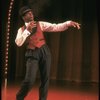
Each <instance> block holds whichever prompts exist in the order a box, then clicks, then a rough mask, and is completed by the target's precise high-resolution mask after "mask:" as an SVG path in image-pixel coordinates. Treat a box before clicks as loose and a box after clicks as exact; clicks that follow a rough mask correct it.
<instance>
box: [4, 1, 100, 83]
mask: <svg viewBox="0 0 100 100" xmlns="http://www.w3.org/2000/svg"><path fill="white" fill-rule="evenodd" d="M9 4H10V1H9V0H8V1H7V0H6V6H5V9H4V12H3V20H4V22H3V28H2V29H3V33H2V34H3V37H2V45H3V46H2V50H3V51H5V43H6V38H5V37H6V25H7V16H8V15H7V14H8V8H9ZM26 4H29V5H30V6H31V7H32V9H33V12H34V14H35V20H43V21H49V22H51V23H60V22H64V21H66V20H74V21H77V22H79V23H80V24H81V29H80V30H77V29H75V28H69V29H68V30H66V31H64V32H57V33H53V32H52V33H44V34H45V37H46V40H47V44H48V46H49V48H50V49H51V53H52V64H51V73H50V79H51V80H56V81H57V80H60V81H66V82H70V81H74V82H96V83H98V82H99V80H98V73H99V42H98V41H99V37H98V22H97V21H98V20H97V9H96V2H95V0H15V1H14V5H13V9H12V15H11V23H10V25H11V27H10V46H9V65H8V80H9V81H10V80H13V81H14V80H19V79H21V80H22V79H23V78H24V75H25V59H24V52H25V47H24V45H23V46H22V47H20V48H19V47H17V46H16V44H15V37H16V34H17V29H18V28H19V27H20V26H22V25H23V22H22V20H21V19H20V17H19V15H18V10H19V8H20V7H21V6H23V5H26ZM3 54H5V52H3ZM3 58H5V57H4V56H3ZM2 63H3V65H4V61H3V62H2ZM37 74H38V75H37V78H39V72H38V73H37Z"/></svg>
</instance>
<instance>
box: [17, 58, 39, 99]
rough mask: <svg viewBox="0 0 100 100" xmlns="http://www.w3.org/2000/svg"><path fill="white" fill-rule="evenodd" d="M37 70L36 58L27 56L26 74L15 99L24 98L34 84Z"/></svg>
mask: <svg viewBox="0 0 100 100" xmlns="http://www.w3.org/2000/svg"><path fill="white" fill-rule="evenodd" d="M37 70H38V60H35V59H32V58H28V59H27V62H26V76H25V79H24V81H23V83H22V85H21V88H20V90H19V91H18V93H17V95H16V100H24V98H25V96H26V95H27V94H28V92H29V90H30V89H31V87H32V85H33V84H34V81H35V78H36V73H37Z"/></svg>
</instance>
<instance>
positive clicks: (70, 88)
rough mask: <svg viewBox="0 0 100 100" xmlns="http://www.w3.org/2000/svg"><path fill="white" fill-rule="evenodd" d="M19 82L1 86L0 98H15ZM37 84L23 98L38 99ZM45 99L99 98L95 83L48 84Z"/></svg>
mask: <svg viewBox="0 0 100 100" xmlns="http://www.w3.org/2000/svg"><path fill="white" fill-rule="evenodd" d="M20 85H21V83H11V84H8V85H7V87H6V88H5V87H4V85H3V86H2V98H1V100H16V99H15V96H16V93H17V91H18V90H19V88H20ZM38 87H39V84H34V86H33V88H32V90H31V91H30V92H29V94H28V95H27V97H26V98H25V100H38ZM47 100H99V92H98V86H97V85H89V86H87V85H86V84H83V85H79V84H77V85H75V84H70V85H69V84H66V85H63V84H50V86H49V92H48V99H47Z"/></svg>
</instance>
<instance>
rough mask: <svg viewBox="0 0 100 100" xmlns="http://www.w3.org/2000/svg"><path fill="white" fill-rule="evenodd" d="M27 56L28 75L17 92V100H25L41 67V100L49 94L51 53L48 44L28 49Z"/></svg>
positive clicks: (44, 99)
mask: <svg viewBox="0 0 100 100" xmlns="http://www.w3.org/2000/svg"><path fill="white" fill-rule="evenodd" d="M25 57H26V75H25V79H24V81H23V82H22V85H21V88H20V90H19V91H18V93H17V94H16V100H24V98H25V96H26V95H27V94H28V92H29V91H30V89H31V88H32V86H33V84H34V81H35V79H36V73H37V71H38V69H39V71H40V78H41V85H40V87H39V100H46V99H47V94H48V85H49V74H50V65H51V54H50V50H49V48H48V46H47V45H46V44H45V45H43V46H42V47H41V48H36V49H35V50H31V49H28V50H27V51H26V54H25Z"/></svg>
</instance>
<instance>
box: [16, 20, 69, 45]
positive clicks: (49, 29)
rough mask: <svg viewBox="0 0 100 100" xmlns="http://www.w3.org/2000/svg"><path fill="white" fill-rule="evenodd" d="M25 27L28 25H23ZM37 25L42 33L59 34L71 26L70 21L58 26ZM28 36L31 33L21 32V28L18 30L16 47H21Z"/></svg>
mask: <svg viewBox="0 0 100 100" xmlns="http://www.w3.org/2000/svg"><path fill="white" fill-rule="evenodd" d="M25 25H26V26H27V25H28V23H25ZM39 25H40V28H41V30H42V31H43V32H60V31H64V30H66V29H68V27H69V26H71V21H66V22H63V23H59V24H56V23H49V22H44V21H39ZM30 34H31V33H30V32H29V31H28V30H27V29H25V30H24V31H23V30H22V28H19V29H18V33H17V36H16V39H15V43H16V44H17V46H22V45H23V43H24V42H25V40H26V38H27V37H28V36H29V35H30Z"/></svg>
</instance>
